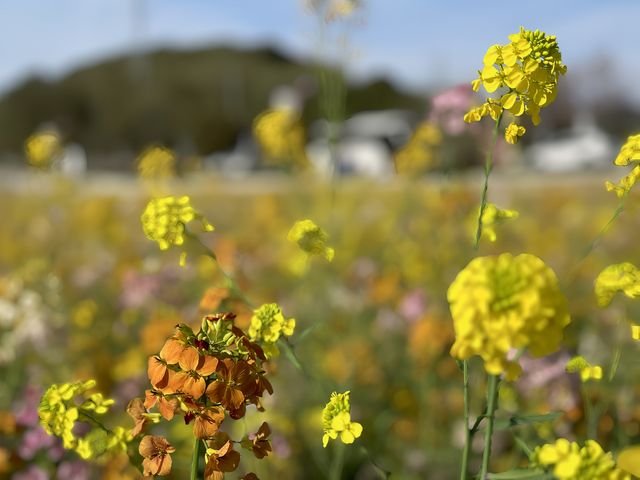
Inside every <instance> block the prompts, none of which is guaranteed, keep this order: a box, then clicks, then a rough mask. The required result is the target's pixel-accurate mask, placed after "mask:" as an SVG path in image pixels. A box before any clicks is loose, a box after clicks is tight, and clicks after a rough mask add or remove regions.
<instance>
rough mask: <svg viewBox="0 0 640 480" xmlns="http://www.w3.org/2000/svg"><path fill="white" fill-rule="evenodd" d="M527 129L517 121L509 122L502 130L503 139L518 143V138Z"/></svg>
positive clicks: (513, 143)
mask: <svg viewBox="0 0 640 480" xmlns="http://www.w3.org/2000/svg"><path fill="white" fill-rule="evenodd" d="M526 131H527V129H526V128H524V127H523V126H522V125H518V124H517V123H510V124H509V126H508V127H507V129H506V130H505V131H504V139H505V140H506V141H507V143H510V144H512V145H515V144H516V143H518V139H519V138H520V137H521V136H523V135H524V134H525V132H526Z"/></svg>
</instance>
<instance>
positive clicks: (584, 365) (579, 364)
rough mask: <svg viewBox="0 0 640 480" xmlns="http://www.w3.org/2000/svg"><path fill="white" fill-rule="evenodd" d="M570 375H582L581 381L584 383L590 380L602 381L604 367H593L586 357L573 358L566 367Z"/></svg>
mask: <svg viewBox="0 0 640 480" xmlns="http://www.w3.org/2000/svg"><path fill="white" fill-rule="evenodd" d="M565 369H566V370H567V372H569V373H580V379H581V380H582V381H583V382H586V381H588V380H602V367H601V366H600V365H591V364H590V363H589V362H587V360H586V359H585V358H584V357H581V356H577V357H573V358H572V359H571V360H569V361H568V362H567V365H566V367H565Z"/></svg>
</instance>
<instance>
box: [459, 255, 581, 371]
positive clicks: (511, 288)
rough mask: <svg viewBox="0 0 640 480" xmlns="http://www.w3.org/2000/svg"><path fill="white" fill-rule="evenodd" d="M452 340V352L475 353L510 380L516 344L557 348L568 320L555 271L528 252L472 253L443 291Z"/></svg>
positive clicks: (540, 351) (543, 350)
mask: <svg viewBox="0 0 640 480" xmlns="http://www.w3.org/2000/svg"><path fill="white" fill-rule="evenodd" d="M447 298H448V300H449V304H450V309H451V315H452V317H453V324H454V330H455V334H456V340H455V343H454V344H453V347H452V348H451V354H452V355H453V356H454V357H456V358H458V359H461V360H465V359H468V358H469V357H471V356H472V355H479V356H481V357H482V359H483V360H484V368H485V370H486V371H487V372H488V373H490V374H493V375H498V374H502V373H504V374H505V375H506V378H507V379H509V380H513V379H515V378H517V377H518V376H519V374H520V371H521V368H520V366H519V364H517V363H516V362H514V361H512V360H510V359H509V355H510V354H511V352H512V351H513V350H514V349H522V348H528V349H529V351H530V352H531V353H532V354H533V355H534V356H542V355H547V354H550V353H552V352H554V351H556V350H557V349H558V348H559V346H560V342H561V340H562V331H563V329H564V327H565V326H566V325H568V324H569V322H570V317H569V312H568V310H567V301H566V299H565V297H564V295H563V294H562V292H561V291H560V289H559V287H558V279H557V278H556V275H555V273H554V272H553V271H552V270H551V269H550V268H549V267H548V266H547V265H545V263H544V262H543V261H542V260H541V259H539V258H538V257H536V256H534V255H530V254H521V255H518V256H515V257H514V256H512V255H511V254H509V253H504V254H502V255H499V256H488V257H478V258H475V259H473V260H472V261H471V262H470V263H469V264H468V265H467V266H466V267H465V268H464V269H463V270H462V271H461V272H460V273H459V274H458V276H457V277H456V279H455V280H454V281H453V283H452V284H451V286H450V287H449V290H448V292H447Z"/></svg>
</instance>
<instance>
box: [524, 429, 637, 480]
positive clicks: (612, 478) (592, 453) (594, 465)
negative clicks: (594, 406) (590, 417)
mask: <svg viewBox="0 0 640 480" xmlns="http://www.w3.org/2000/svg"><path fill="white" fill-rule="evenodd" d="M531 460H532V463H533V465H534V466H539V467H544V468H551V467H553V475H554V477H555V478H556V479H558V480H631V476H630V475H629V474H627V473H625V472H624V471H623V470H621V469H620V468H618V466H616V462H615V461H614V460H613V457H612V455H611V453H605V452H604V451H603V450H602V447H601V446H600V445H599V444H598V443H597V442H596V441H594V440H587V441H586V442H585V444H584V446H583V447H582V448H580V445H578V444H577V443H576V442H569V440H567V439H564V438H560V439H558V440H556V442H555V443H550V444H546V445H542V446H540V447H537V448H536V449H535V451H534V452H533V455H532V458H531Z"/></svg>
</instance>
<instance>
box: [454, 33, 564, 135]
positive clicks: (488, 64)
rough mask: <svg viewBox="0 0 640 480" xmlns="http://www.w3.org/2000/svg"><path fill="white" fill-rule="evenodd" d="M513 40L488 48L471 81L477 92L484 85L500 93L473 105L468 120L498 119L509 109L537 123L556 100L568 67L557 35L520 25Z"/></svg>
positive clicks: (489, 91) (516, 114)
mask: <svg viewBox="0 0 640 480" xmlns="http://www.w3.org/2000/svg"><path fill="white" fill-rule="evenodd" d="M509 40H510V42H509V43H507V44H505V45H492V46H490V47H489V48H488V50H487V53H486V54H485V56H484V59H483V68H482V70H479V71H478V78H476V79H475V80H473V81H472V82H471V86H472V88H473V90H474V91H478V90H479V89H480V86H483V87H484V89H485V90H486V91H487V92H488V93H494V92H498V94H497V96H496V97H494V98H489V99H487V101H486V102H485V103H484V104H483V105H482V106H480V107H474V108H472V109H471V110H470V111H469V112H468V113H467V114H466V115H465V117H464V119H465V121H466V122H477V121H479V120H480V119H481V118H482V117H484V116H486V115H491V117H492V118H493V119H494V120H495V119H496V118H497V117H498V116H499V115H500V114H501V113H502V112H504V111H508V112H509V113H511V114H512V115H514V116H516V117H518V116H521V115H525V114H526V115H529V116H530V117H531V120H532V121H533V123H534V125H537V124H538V123H540V109H541V108H543V107H546V106H547V105H549V104H551V103H552V102H553V101H554V100H555V97H556V93H557V86H558V79H559V76H560V75H564V74H565V73H566V70H567V68H566V66H565V65H564V64H563V63H562V55H561V53H560V48H559V47H558V42H557V40H556V37H555V36H554V35H547V34H545V33H544V32H541V31H539V30H535V31H531V30H525V29H524V28H523V27H520V31H519V32H518V33H515V34H512V35H509ZM512 130H513V129H512ZM522 133H523V134H524V132H522ZM511 138H513V137H511Z"/></svg>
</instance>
